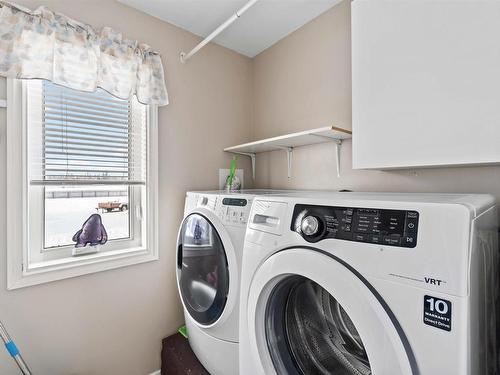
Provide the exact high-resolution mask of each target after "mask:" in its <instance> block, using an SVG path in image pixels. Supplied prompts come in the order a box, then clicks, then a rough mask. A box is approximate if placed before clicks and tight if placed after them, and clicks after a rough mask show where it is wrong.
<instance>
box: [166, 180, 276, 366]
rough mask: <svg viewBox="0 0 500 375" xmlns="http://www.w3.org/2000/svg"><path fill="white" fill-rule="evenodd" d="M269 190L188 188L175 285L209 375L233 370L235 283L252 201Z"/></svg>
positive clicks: (235, 357)
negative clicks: (229, 191)
mask: <svg viewBox="0 0 500 375" xmlns="http://www.w3.org/2000/svg"><path fill="white" fill-rule="evenodd" d="M277 193H279V191H272V190H243V191H240V192H237V193H227V192H224V191H206V192H188V193H187V195H186V203H185V212H184V219H183V222H182V224H181V226H180V229H179V235H178V243H177V267H176V269H177V285H178V289H179V294H180V297H181V300H182V304H183V307H184V316H185V321H186V326H187V331H188V338H189V343H190V345H191V348H192V349H193V351H194V353H195V354H196V356H197V357H198V359H199V360H200V362H201V363H202V365H203V366H204V367H205V368H206V369H207V371H208V372H210V373H211V374H212V375H235V374H237V373H238V336H239V325H238V321H239V287H240V271H241V258H242V250H243V243H244V238H245V230H246V225H247V219H248V215H249V213H250V207H251V205H252V201H253V199H254V197H255V196H257V195H261V196H262V195H269V194H277Z"/></svg>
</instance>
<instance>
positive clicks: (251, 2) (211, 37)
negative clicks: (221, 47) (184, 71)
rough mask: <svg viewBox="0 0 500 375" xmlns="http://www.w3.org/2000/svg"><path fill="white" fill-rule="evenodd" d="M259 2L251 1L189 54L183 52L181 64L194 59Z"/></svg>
mask: <svg viewBox="0 0 500 375" xmlns="http://www.w3.org/2000/svg"><path fill="white" fill-rule="evenodd" d="M257 1H259V0H250V1H249V2H248V3H246V4H245V5H243V7H242V8H241V9H239V10H238V11H236V13H234V14H233V15H232V16H231V17H229V18H228V19H227V20H226V21H225V22H224V23H223V24H222V25H220V26H219V27H218V28H216V29H215V30H214V31H212V33H211V34H210V35H209V36H207V37H206V38H205V39H203V40H202V41H201V42H200V43H198V44H197V45H196V47H194V48H193V49H192V50H191V51H190V52H189V53H185V52H181V55H180V58H181V62H182V63H185V62H186V61H188V60H189V59H190V58H191V57H193V56H194V55H195V54H196V53H197V52H198V51H199V50H200V49H202V48H203V47H205V45H206V44H208V43H209V42H210V41H211V40H212V39H214V38H215V37H216V36H217V35H219V34H220V33H221V32H222V31H224V30H225V29H226V28H227V27H228V26H229V25H231V24H232V23H233V22H234V21H236V20H237V19H238V18H240V17H241V16H242V15H243V13H245V12H246V11H247V10H248V9H249V8H250V7H251V6H252V5H254V4H255V3H256V2H257Z"/></svg>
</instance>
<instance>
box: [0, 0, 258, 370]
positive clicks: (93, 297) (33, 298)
mask: <svg viewBox="0 0 500 375" xmlns="http://www.w3.org/2000/svg"><path fill="white" fill-rule="evenodd" d="M16 2H17V3H20V4H22V5H25V6H27V7H29V8H31V9H34V8H36V7H37V6H38V5H41V4H44V5H47V6H49V7H50V8H51V9H53V10H55V11H58V12H62V13H65V14H67V15H69V16H70V17H74V18H76V19H78V20H81V21H85V22H88V23H90V24H92V25H94V26H95V27H101V26H104V25H108V26H112V27H114V28H116V29H117V30H120V31H122V32H123V33H124V34H125V35H126V36H127V37H129V38H135V39H138V40H140V41H143V42H146V43H148V44H150V45H151V46H153V48H154V49H156V50H158V51H159V52H160V53H161V55H162V57H163V62H164V66H165V70H166V78H167V86H168V90H169V94H170V99H171V104H170V105H169V106H168V107H163V108H161V109H160V111H159V140H158V141H159V144H160V147H159V149H160V150H159V154H160V155H159V157H160V160H159V165H160V170H159V180H160V191H159V195H160V200H159V208H160V209H159V211H160V224H159V226H160V257H161V258H160V260H159V261H157V262H152V263H147V264H142V265H137V266H132V267H127V268H121V269H118V270H112V271H106V272H102V273H98V274H92V275H87V276H83V277H78V278H74V279H69V280H63V281H57V282H53V283H49V284H44V285H40V286H35V287H29V288H24V289H19V290H15V291H6V276H5V269H6V267H5V262H6V259H5V253H6V251H5V219H6V217H5V199H6V198H5V184H6V181H5V168H6V166H5V110H3V109H0V213H1V214H0V265H1V267H0V320H2V321H3V322H4V323H5V324H6V326H7V327H8V329H9V330H10V332H11V333H12V335H13V337H14V338H15V339H16V341H17V343H18V345H19V346H20V348H21V349H22V351H23V353H24V355H25V357H26V359H27V360H28V361H29V364H30V365H31V367H32V369H33V371H34V373H35V374H37V375H71V374H75V375H77V374H78V375H105V374H106V375H115V374H116V375H146V374H149V373H151V372H153V371H155V370H158V369H159V368H160V358H159V355H160V348H161V339H162V338H163V337H165V336H167V335H168V334H170V333H172V332H175V331H176V329H177V328H178V327H179V326H180V325H181V324H182V322H183V317H182V313H181V308H180V302H179V298H178V295H177V289H176V283H175V266H174V260H175V252H174V249H175V242H176V236H177V230H178V225H179V223H180V220H181V218H182V212H183V201H184V194H185V191H186V190H188V189H201V188H203V189H207V188H216V187H217V184H218V168H220V167H226V166H227V165H228V164H229V158H230V156H229V155H225V154H224V153H223V152H222V149H223V148H224V147H226V146H228V145H232V144H237V143H240V142H243V141H246V140H248V139H249V138H250V129H251V118H252V105H251V101H252V84H251V82H252V63H251V60H250V59H247V58H245V57H242V56H241V55H238V54H236V53H234V52H231V51H229V50H227V49H225V48H222V47H218V46H215V45H209V46H208V47H206V48H205V49H203V51H201V52H200V53H199V55H198V56H197V58H195V59H192V60H191V61H189V63H188V64H186V65H181V64H180V62H179V52H180V51H181V50H183V49H184V50H186V49H189V48H190V47H192V46H194V45H195V44H196V43H197V41H198V40H199V39H198V38H196V37H195V36H194V35H192V34H190V33H188V32H185V31H183V30H181V29H179V28H176V27H174V26H172V25H169V24H166V23H164V22H161V21H159V20H157V19H155V18H153V17H150V16H147V15H145V14H143V13H140V12H138V11H136V10H133V9H132V8H128V7H126V6H124V5H121V4H119V3H117V2H115V1H110V0H106V1H103V0H85V1H68V0H53V1H36V0H17V1H16ZM1 84H2V86H1V87H2V91H0V98H5V88H4V86H5V82H4V81H2V82H1ZM242 165H243V166H244V167H245V175H246V176H247V177H249V176H250V170H249V169H248V167H249V164H248V162H247V160H244V161H243V162H242ZM247 180H248V178H247ZM0 374H2V375H14V374H16V375H17V374H18V371H17V369H16V368H15V366H14V365H13V362H12V361H11V360H10V359H9V358H8V356H7V355H6V354H5V351H4V350H0Z"/></svg>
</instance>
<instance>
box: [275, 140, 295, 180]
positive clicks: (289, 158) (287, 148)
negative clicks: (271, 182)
mask: <svg viewBox="0 0 500 375" xmlns="http://www.w3.org/2000/svg"><path fill="white" fill-rule="evenodd" d="M276 147H278V148H280V149H282V150H285V151H286V161H287V165H288V178H292V156H293V147H290V146H276Z"/></svg>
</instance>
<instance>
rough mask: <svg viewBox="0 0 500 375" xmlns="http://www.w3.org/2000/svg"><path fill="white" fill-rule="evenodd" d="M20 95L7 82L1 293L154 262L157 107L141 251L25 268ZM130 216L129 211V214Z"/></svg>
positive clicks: (151, 117)
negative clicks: (4, 285) (3, 280)
mask: <svg viewBox="0 0 500 375" xmlns="http://www.w3.org/2000/svg"><path fill="white" fill-rule="evenodd" d="M25 93H26V90H24V89H23V81H22V80H17V79H10V78H9V79H7V132H6V133H7V134H6V136H7V158H6V162H7V168H6V169H7V189H6V190H7V191H6V194H7V213H6V215H7V228H6V229H7V289H9V290H11V289H17V288H22V287H27V286H31V285H37V284H42V283H47V282H51V281H56V280H61V279H66V278H70V277H76V276H81V275H86V274H90V273H94V272H101V271H105V270H110V269H115V268H119V267H125V266H130V265H133V264H139V263H144V262H150V261H155V260H158V259H159V251H158V204H157V203H158V141H157V140H158V136H157V135H158V108H157V106H149V109H148V114H147V115H148V129H147V150H148V152H147V155H148V157H147V163H146V167H147V184H146V189H145V190H146V199H145V204H146V215H147V217H146V222H147V227H146V228H144V230H145V242H146V245H145V246H141V247H132V248H129V249H120V250H116V251H115V250H111V251H105V252H99V253H95V254H88V255H84V256H80V257H67V258H61V259H58V260H54V261H47V262H43V263H41V264H37V265H35V266H30V265H29V264H28V259H29V250H30V249H29V248H28V246H29V235H28V230H29V229H28V227H29V225H28V224H29V220H28V186H29V182H28V170H29V165H28V163H29V160H28V155H27V137H26V129H27V116H26V115H27V114H26V97H25ZM130 214H131V215H135V214H136V213H135V212H132V210H131V211H130Z"/></svg>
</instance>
